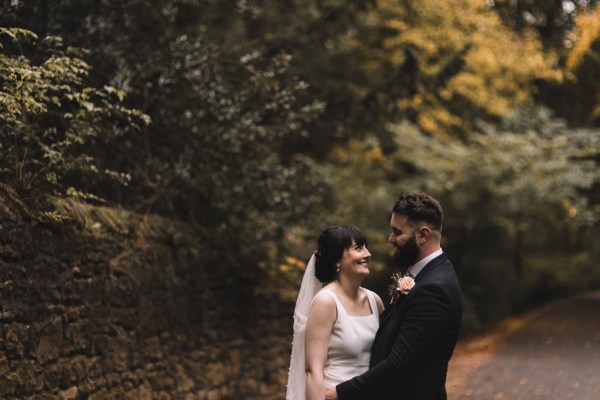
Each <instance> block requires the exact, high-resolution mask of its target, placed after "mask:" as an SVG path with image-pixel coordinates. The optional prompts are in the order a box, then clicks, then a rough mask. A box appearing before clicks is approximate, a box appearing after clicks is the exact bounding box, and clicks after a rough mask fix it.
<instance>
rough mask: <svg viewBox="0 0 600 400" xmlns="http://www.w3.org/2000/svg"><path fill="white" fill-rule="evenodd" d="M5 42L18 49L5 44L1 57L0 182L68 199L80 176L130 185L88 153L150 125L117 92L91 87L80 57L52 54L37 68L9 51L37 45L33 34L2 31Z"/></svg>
mask: <svg viewBox="0 0 600 400" xmlns="http://www.w3.org/2000/svg"><path fill="white" fill-rule="evenodd" d="M0 36H2V37H4V38H10V39H11V40H12V41H13V42H12V43H10V42H9V43H6V42H4V45H3V52H2V53H0V71H1V73H2V80H1V86H0V120H1V121H2V126H1V127H0V148H1V149H2V151H3V154H4V157H3V158H2V160H1V162H0V177H1V178H2V179H3V180H4V181H5V182H9V183H11V184H12V185H14V186H16V187H17V188H18V189H20V190H21V191H22V192H24V193H28V194H29V193H31V192H34V194H52V193H62V194H67V192H68V188H69V187H70V185H71V184H73V185H75V186H76V185H77V183H78V182H77V180H75V179H70V177H71V176H73V175H79V174H83V175H88V176H89V175H92V176H94V175H103V176H106V177H110V178H111V179H116V180H118V181H120V182H122V183H126V182H127V178H128V176H127V175H126V174H122V173H119V172H117V171H114V170H111V169H104V168H102V164H103V160H101V159H98V158H97V157H95V155H94V152H93V149H89V147H91V146H93V145H94V144H98V143H99V142H101V143H102V144H108V143H110V140H111V139H112V138H113V137H115V136H119V135H122V134H124V133H126V132H127V131H130V130H132V129H134V128H136V127H138V124H142V123H147V122H148V120H147V117H146V116H145V115H143V114H142V113H140V112H139V111H136V110H130V109H127V108H124V107H122V106H121V105H119V104H118V97H119V94H115V91H114V89H112V88H110V87H105V88H104V89H95V88H91V87H87V86H85V84H84V81H85V78H86V76H87V74H88V70H89V68H90V67H89V65H88V64H86V63H85V62H84V61H83V60H82V59H80V58H78V57H77V56H76V55H75V50H73V49H66V50H61V49H51V50H53V52H52V53H51V54H50V55H49V56H48V57H47V58H45V59H44V60H42V61H41V62H40V63H33V62H32V60H31V59H30V58H28V57H27V56H26V55H24V54H13V53H12V52H10V51H9V47H14V46H15V45H16V44H20V42H22V41H28V40H31V41H36V39H37V36H36V35H35V34H34V33H32V32H29V31H26V30H23V29H8V28H1V29H0ZM52 39H53V40H55V41H58V40H57V38H47V39H46V44H47V42H48V41H49V40H52ZM58 42H59V41H58ZM54 50H55V51H54ZM88 150H92V151H88ZM81 179H83V176H82V177H81ZM72 190H76V189H72Z"/></svg>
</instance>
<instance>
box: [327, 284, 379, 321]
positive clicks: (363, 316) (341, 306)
mask: <svg viewBox="0 0 600 400" xmlns="http://www.w3.org/2000/svg"><path fill="white" fill-rule="evenodd" d="M362 289H363V290H364V291H365V294H366V295H367V302H368V303H369V309H370V310H371V313H370V314H368V315H352V314H349V313H348V311H346V308H344V305H343V304H342V301H341V300H340V298H339V297H338V295H337V294H335V292H334V291H333V290H331V289H323V290H324V291H326V292H328V293H331V295H332V296H333V298H334V299H335V301H336V303H338V305H339V306H340V308H341V309H342V310H344V314H346V315H347V316H348V317H350V318H367V317H372V316H373V315H374V314H375V310H373V304H371V295H370V294H369V291H368V290H367V289H365V288H362Z"/></svg>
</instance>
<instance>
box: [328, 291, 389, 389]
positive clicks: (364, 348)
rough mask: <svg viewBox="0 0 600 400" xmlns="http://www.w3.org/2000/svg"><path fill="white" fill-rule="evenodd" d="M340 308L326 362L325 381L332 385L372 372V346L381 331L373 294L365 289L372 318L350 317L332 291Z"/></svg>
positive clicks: (368, 316)
mask: <svg viewBox="0 0 600 400" xmlns="http://www.w3.org/2000/svg"><path fill="white" fill-rule="evenodd" d="M323 291H324V292H326V293H328V294H330V295H331V296H332V297H333V298H334V300H335V304H336V306H337V321H336V322H335V324H334V325H333V330H332V332H331V336H330V337H329V345H328V347H327V361H326V362H325V371H324V372H325V382H326V383H329V384H331V385H333V386H335V385H337V384H338V383H342V382H344V381H347V380H348V379H351V378H353V377H355V376H357V375H360V374H362V373H363V372H366V371H367V370H368V369H369V360H370V358H371V346H372V345H373V340H375V334H376V333H377V329H378V328H379V312H378V309H377V302H376V301H375V296H374V294H373V292H371V291H370V290H368V289H365V291H366V293H367V298H368V299H369V305H370V306H371V315H367V316H360V317H356V316H351V315H348V314H347V313H346V310H345V309H344V307H343V306H342V303H341V302H340V299H339V298H338V297H337V296H336V295H335V293H333V292H332V291H331V290H329V289H323Z"/></svg>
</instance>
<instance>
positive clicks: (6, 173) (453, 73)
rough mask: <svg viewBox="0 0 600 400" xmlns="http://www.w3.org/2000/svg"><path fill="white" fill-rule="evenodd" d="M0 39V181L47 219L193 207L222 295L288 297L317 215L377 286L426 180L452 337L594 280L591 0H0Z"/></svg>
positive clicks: (599, 229)
mask: <svg viewBox="0 0 600 400" xmlns="http://www.w3.org/2000/svg"><path fill="white" fill-rule="evenodd" d="M0 45H1V48H0V120H1V121H2V124H1V125H0V148H1V151H2V157H1V159H0V180H1V181H2V182H4V183H6V184H8V185H10V186H11V187H13V188H14V189H15V190H16V191H17V192H18V193H19V195H20V196H21V197H22V198H24V199H25V200H26V201H27V203H28V204H30V205H31V206H32V207H33V208H34V209H35V210H36V218H38V219H40V220H44V221H46V222H48V221H49V223H55V224H61V223H65V221H64V219H65V216H64V215H63V214H61V212H60V211H59V209H58V208H57V207H56V204H57V199H60V198H67V197H68V198H73V199H76V200H77V201H80V202H87V203H92V204H98V205H100V204H101V205H108V206H110V207H115V208H119V209H124V210H129V211H131V212H134V213H139V214H142V215H147V214H154V215H160V216H162V217H164V218H166V219H172V220H177V221H185V222H186V223H187V224H189V226H191V227H192V229H194V230H195V232H196V233H197V234H198V235H200V236H201V237H202V239H203V242H204V244H205V246H206V247H207V248H210V249H211V250H212V251H214V252H216V253H218V254H220V261H219V263H218V265H211V266H207V267H209V268H211V269H213V270H214V273H215V274H217V275H218V276H220V277H221V278H222V279H223V280H225V281H227V283H228V284H229V285H230V287H231V292H230V296H228V298H230V299H231V301H232V303H234V304H235V303H240V304H241V303H244V302H247V299H248V298H255V297H257V296H264V295H268V296H277V297H279V298H281V299H282V300H284V301H288V300H293V299H294V298H295V295H296V293H297V289H298V286H299V282H300V278H301V276H302V272H303V266H304V263H305V261H306V259H307V258H308V257H309V255H310V253H311V251H313V250H314V244H315V240H316V237H317V235H318V234H319V233H320V232H321V231H322V230H323V229H324V228H326V227H327V226H328V225H333V224H351V225H357V226H359V227H360V228H361V229H362V230H363V231H364V232H365V233H366V235H367V237H368V239H369V248H370V250H371V252H372V254H373V263H372V264H373V272H372V274H371V276H370V277H369V280H368V281H367V282H366V285H367V286H368V287H372V288H373V289H375V290H377V291H378V292H380V293H381V294H382V295H383V296H385V293H386V286H387V284H388V283H389V276H390V274H391V272H392V271H393V266H392V265H391V263H390V258H391V257H390V256H391V249H390V247H389V245H387V243H386V238H387V235H388V229H389V228H388V222H389V216H390V207H391V205H392V204H393V202H394V200H395V198H396V197H397V196H398V195H399V194H400V193H403V192H421V191H425V192H428V193H430V194H432V195H434V196H436V197H437V198H439V199H440V201H441V203H442V205H443V206H444V209H445V213H446V221H445V227H444V232H445V233H444V243H443V248H444V250H445V251H446V252H447V253H448V254H449V256H450V259H451V260H452V261H453V263H454V265H455V267H456V269H457V272H458V275H459V277H460V280H461V284H462V288H463V292H464V296H465V318H464V324H463V331H464V332H465V333H469V332H476V331H478V330H480V329H483V328H485V327H486V326H489V324H490V323H493V322H495V321H497V320H498V319H499V318H501V317H503V316H506V315H508V314H510V313H513V312H517V311H520V310H523V309H525V308H528V307H531V306H532V305H535V304H538V303H540V302H542V301H547V300H549V299H552V298H555V297H558V296H563V295H566V294H569V293H574V292H578V291H582V290H587V289H591V288H598V287H600V269H599V268H598V266H597V260H598V259H599V257H600V242H599V241H598V240H597V239H596V238H597V237H598V235H599V234H600V225H599V223H598V217H599V216H600V185H599V183H600V172H599V170H598V165H597V164H598V161H599V160H600V78H599V77H600V6H599V5H598V2H597V1H595V0H573V1H546V0H488V1H483V0H481V1H476V0H461V1H459V0H455V1H443V2H439V1H432V0H422V1H419V2H411V1H403V0H376V1H348V0H347V1H342V0H320V1H315V0H303V1H295V0H290V1H286V2H276V1H269V0H237V1H231V0H145V1H141V0H132V1H112V0H77V1H73V0H53V1H47V0H31V1H22V0H5V1H3V2H2V3H1V4H0ZM265 282H268V283H269V284H265Z"/></svg>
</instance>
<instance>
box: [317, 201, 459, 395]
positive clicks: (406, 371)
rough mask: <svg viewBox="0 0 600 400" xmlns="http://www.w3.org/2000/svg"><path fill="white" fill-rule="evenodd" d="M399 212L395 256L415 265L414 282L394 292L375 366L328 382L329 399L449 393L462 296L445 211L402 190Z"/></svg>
mask: <svg viewBox="0 0 600 400" xmlns="http://www.w3.org/2000/svg"><path fill="white" fill-rule="evenodd" d="M392 211H393V213H392V219H391V221H390V227H391V230H392V233H391V234H390V237H389V242H390V243H391V244H393V245H394V246H395V247H396V252H395V254H394V260H395V263H396V264H397V266H398V267H399V268H401V269H405V268H407V269H408V270H407V272H406V275H410V276H411V277H414V286H413V287H412V288H410V286H411V285H410V284H409V285H407V286H405V287H404V288H403V289H408V288H410V290H409V291H408V293H407V291H406V290H403V291H402V292H398V293H397V295H396V296H393V297H392V300H393V301H394V300H395V301H394V303H393V304H391V305H389V306H388V307H387V309H386V310H385V312H384V313H383V315H382V316H381V322H380V326H379V330H378V332H377V336H376V337H375V342H374V343H373V347H372V349H371V363H370V369H369V370H368V371H367V372H365V373H363V374H362V375H360V376H357V377H355V378H353V379H351V380H349V381H346V382H343V383H340V384H339V385H337V386H336V387H335V388H334V387H331V386H329V387H327V390H326V399H340V400H352V399H356V400H365V399H402V400H445V399H446V388H445V384H446V372H447V370H448V361H449V360H450V357H451V356H452V352H453V351H454V346H455V345H456V340H457V338H458V331H459V327H460V321H461V314H462V303H461V290H460V286H459V284H458V280H457V279H456V274H455V273H454V268H453V266H452V264H451V263H450V261H449V260H448V258H447V257H446V255H445V254H444V252H443V251H442V249H441V247H440V243H441V238H442V222H443V211H442V208H441V206H440V204H439V203H438V201H437V200H436V199H434V198H433V197H431V196H428V195H426V194H406V195H402V196H400V198H399V199H398V201H396V204H395V205H394V208H393V210H392ZM408 281H409V282H410V283H412V281H411V280H410V279H408Z"/></svg>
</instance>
